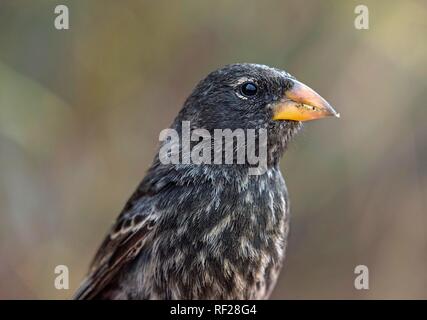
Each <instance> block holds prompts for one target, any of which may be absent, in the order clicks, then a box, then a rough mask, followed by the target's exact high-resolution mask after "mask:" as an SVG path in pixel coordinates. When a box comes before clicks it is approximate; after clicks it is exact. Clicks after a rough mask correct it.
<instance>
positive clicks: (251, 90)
mask: <svg viewBox="0 0 427 320" xmlns="http://www.w3.org/2000/svg"><path fill="white" fill-rule="evenodd" d="M240 91H241V92H242V94H243V95H244V96H246V97H253V96H254V95H256V93H257V92H258V87H257V85H256V84H255V83H253V82H245V83H244V84H242V86H241V87H240Z"/></svg>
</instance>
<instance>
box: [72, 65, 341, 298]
mask: <svg viewBox="0 0 427 320" xmlns="http://www.w3.org/2000/svg"><path fill="white" fill-rule="evenodd" d="M246 83H251V85H249V86H248V85H246V87H245V88H242V85H243V84H246ZM252 85H254V86H255V88H256V89H257V90H256V94H254V95H253V96H251V95H252V93H253V90H254V87H252ZM250 90H252V93H251V91H250ZM310 90H311V89H309V88H308V87H305V86H304V85H302V84H301V83H299V82H297V81H296V80H295V78H293V77H292V76H290V75H289V74H288V73H286V72H284V71H281V70H278V69H274V68H270V67H266V66H262V65H254V64H234V65H229V66H226V67H224V68H222V69H219V70H217V71H214V72H212V73H211V74H209V75H208V76H207V77H206V78H205V79H204V80H202V81H201V82H200V83H199V84H198V85H197V87H196V88H195V89H194V91H193V93H192V94H191V95H190V96H189V98H188V99H187V101H186V102H185V104H184V107H183V108H182V110H181V111H180V113H179V114H178V116H177V118H176V119H175V121H174V122H173V124H172V126H171V128H174V129H177V130H178V132H180V128H181V125H182V121H190V122H191V128H192V129H193V128H203V129H206V130H208V131H209V132H213V130H214V129H226V128H230V129H232V130H234V129H237V128H242V129H260V128H265V129H267V130H268V131H267V132H268V144H267V155H268V161H267V163H268V166H267V171H266V172H265V173H264V174H262V175H250V174H249V173H248V170H249V168H250V167H251V164H249V163H248V162H245V163H243V164H237V163H233V164H228V165H225V164H224V165H216V164H163V163H161V162H160V161H159V155H156V157H155V159H154V162H153V164H152V166H151V167H150V169H149V170H148V173H147V175H146V176H145V178H144V179H143V181H142V182H141V184H140V185H139V186H138V188H137V190H136V191H135V193H134V194H133V195H132V197H131V198H130V199H129V201H128V202H127V204H126V206H125V207H124V209H123V211H122V212H121V214H120V215H119V217H118V218H117V221H116V222H115V224H114V226H113V227H112V229H111V231H110V233H109V235H108V236H107V237H106V239H105V240H104V242H103V243H102V245H101V247H100V249H99V251H98V253H97V255H96V257H95V259H94V261H93V263H92V267H91V269H90V272H89V274H88V276H87V278H86V279H85V280H84V282H83V283H82V285H81V287H80V289H79V290H78V292H77V293H76V296H75V298H77V299H262V298H267V297H268V296H269V294H270V293H271V290H272V289H273V287H274V284H275V282H276V279H277V276H278V274H279V271H280V268H281V265H282V261H283V257H284V253H285V248H286V242H287V240H286V239H287V235H288V229H289V227H288V226H289V201H288V195H287V190H286V186H285V181H284V179H283V177H282V174H281V173H280V170H279V167H278V164H279V160H280V158H281V156H282V154H283V152H284V151H285V149H286V146H287V144H288V142H289V140H290V138H291V137H292V136H293V135H294V133H295V132H297V130H298V129H299V128H300V127H301V122H300V121H295V120H302V121H303V120H311V119H315V118H321V117H324V116H327V115H337V114H336V113H334V111H333V109H332V108H331V107H330V106H329V105H328V104H327V103H326V101H324V100H323V99H322V98H321V97H320V96H318V95H316V94H315V93H314V91H310ZM245 92H246V93H247V94H248V95H245ZM311 108H312V109H311ZM295 110H297V111H296V113H295ZM315 112H317V113H315ZM180 150H181V149H180ZM235 150H236V149H234V151H235Z"/></svg>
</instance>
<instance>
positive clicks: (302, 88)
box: [273, 79, 340, 121]
mask: <svg viewBox="0 0 427 320" xmlns="http://www.w3.org/2000/svg"><path fill="white" fill-rule="evenodd" d="M292 82H293V83H294V84H293V86H292V87H291V88H290V89H289V90H287V91H286V92H285V94H284V96H283V98H282V99H281V100H280V101H279V102H277V103H276V104H275V105H273V113H274V115H273V120H294V121H308V120H315V119H321V118H325V117H330V116H334V117H337V118H339V117H340V114H339V113H337V112H336V111H335V110H334V109H333V108H332V107H331V105H330V104H329V103H328V102H327V101H326V100H325V99H323V98H322V97H321V96H320V95H319V94H318V93H317V92H316V91H314V90H313V89H311V88H310V87H308V86H306V85H305V84H303V83H301V82H299V81H297V80H294V79H292Z"/></svg>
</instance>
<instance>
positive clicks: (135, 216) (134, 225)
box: [74, 190, 156, 300]
mask: <svg viewBox="0 0 427 320" xmlns="http://www.w3.org/2000/svg"><path fill="white" fill-rule="evenodd" d="M146 196H147V195H146V194H141V192H139V191H138V190H137V191H136V192H135V194H134V195H133V196H132V198H131V199H130V200H129V201H128V203H127V204H126V206H125V208H124V209H123V211H122V213H121V214H120V216H119V217H118V219H117V220H116V223H115V224H114V226H113V228H112V229H111V231H110V233H109V234H108V236H107V237H106V238H105V240H104V241H103V243H102V244H101V246H100V248H99V250H98V252H97V254H96V256H95V258H94V260H93V262H92V264H91V268H90V271H89V274H88V276H87V277H86V279H85V280H84V281H83V283H82V284H81V286H80V288H79V289H78V291H77V292H76V294H75V296H74V299H78V300H85V299H93V298H95V297H96V296H97V295H98V293H99V292H100V291H101V290H102V289H104V288H105V287H106V286H107V285H108V284H109V283H110V282H111V280H113V279H114V277H115V276H116V275H117V272H118V271H119V270H120V269H121V268H122V267H123V266H124V265H125V264H126V263H127V262H129V261H131V260H133V259H134V258H135V257H136V256H137V255H138V253H139V252H140V251H141V248H142V247H143V246H144V243H145V242H146V241H147V238H149V235H150V234H151V233H152V232H153V229H154V228H155V225H156V215H153V214H147V213H145V212H138V211H135V210H133V209H132V207H133V203H134V202H135V200H139V201H144V197H146Z"/></svg>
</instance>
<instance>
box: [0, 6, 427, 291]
mask: <svg viewBox="0 0 427 320" xmlns="http://www.w3.org/2000/svg"><path fill="white" fill-rule="evenodd" d="M58 4H66V5H67V6H68V7H69V10H70V29H69V30H65V31H58V30H56V29H55V28H54V24H53V22H54V18H55V16H56V15H55V14H54V7H55V6H56V5H58ZM358 4H361V2H359V1H316V0H312V1H262V2H261V1H248V0H246V1H219V0H217V1H156V2H155V1H112V0H110V1H94V0H92V1H82V0H81V1H80V0H73V1H21V0H19V1H17V0H13V1H12V0H10V1H5V0H2V1H1V2H0V298H3V299H4V298H12V299H14V298H37V299H42V298H46V299H62V298H69V297H71V295H72V294H73V292H74V291H75V289H76V288H77V286H78V284H79V282H80V281H81V280H82V278H83V276H84V274H85V272H86V270H87V267H88V264H89V261H90V259H91V257H92V256H93V254H94V252H95V250H96V248H97V246H98V245H99V244H100V242H101V240H102V238H103V237H104V235H105V233H106V232H107V230H108V228H109V226H110V224H111V223H112V222H113V220H114V219H115V217H116V215H117V214H118V212H119V211H120V210H121V208H122V206H123V205H124V203H125V201H126V200H127V198H128V197H129V196H130V194H131V193H132V192H133V190H134V188H135V187H136V185H137V184H138V183H139V181H140V180H141V178H142V177H143V175H144V172H145V170H146V169H147V167H148V166H149V165H150V163H151V160H152V158H153V155H154V153H155V152H156V148H157V142H158V134H159V132H160V131H161V130H162V129H164V128H166V127H168V125H169V124H170V123H171V122H172V120H173V118H174V116H175V115H176V113H177V112H178V110H179V109H180V107H181V105H182V103H183V101H184V99H185V98H186V96H187V95H188V94H189V93H190V92H191V90H192V88H193V87H194V85H195V84H196V83H197V81H199V80H200V79H201V78H202V77H204V76H205V75H206V74H207V73H209V72H210V71H211V70H213V69H216V68H218V67H220V66H222V65H224V64H229V63H233V62H256V63H262V64H267V65H271V66H276V67H279V68H283V69H285V70H287V71H288V72H290V73H292V74H293V75H295V76H296V77H297V78H298V79H299V80H300V81H302V82H304V83H306V84H308V85H309V86H311V87H312V88H314V89H315V90H316V91H318V92H319V93H321V94H322V96H324V97H325V98H326V99H327V100H328V101H329V102H331V104H332V105H334V106H335V108H336V109H337V110H338V111H339V112H340V113H341V119H340V120H335V119H330V120H324V121H318V122H313V123H308V124H307V125H306V126H305V129H304V131H303V132H302V133H301V134H300V135H299V136H298V137H297V138H296V139H295V140H294V142H293V143H292V146H291V148H290V149H289V150H288V152H287V153H286V155H285V157H284V159H283V161H282V170H283V172H284V175H285V178H286V181H287V184H288V189H289V192H290V197H291V202H292V222H291V224H292V227H291V237H290V242H289V251H288V256H287V260H286V264H285V267H284V269H283V272H282V273H281V276H280V280H279V283H278V285H277V287H276V289H275V291H274V294H273V298H280V299H281V298H286V299H289V298H295V299H300V298H325V299H329V298H331V299H337V298H351V299H372V298H424V299H426V298H427V231H426V228H427V125H426V120H427V108H426V103H425V101H426V90H427V81H426V65H427V43H426V31H427V3H426V1H403V0H401V1H363V2H362V4H365V5H367V6H368V8H369V18H370V21H369V25H370V29H369V30H356V29H355V28H354V19H355V16H356V15H355V13H354V8H355V6H356V5H358ZM59 264H64V265H67V266H68V267H69V269H70V290H62V291H60V290H56V289H55V288H54V278H55V274H54V268H55V266H56V265H59ZM359 264H364V265H367V266H368V267H369V270H370V290H367V291H363V290H362V291H357V290H355V289H354V286H353V281H354V278H355V275H354V268H355V266H356V265H359Z"/></svg>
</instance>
